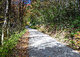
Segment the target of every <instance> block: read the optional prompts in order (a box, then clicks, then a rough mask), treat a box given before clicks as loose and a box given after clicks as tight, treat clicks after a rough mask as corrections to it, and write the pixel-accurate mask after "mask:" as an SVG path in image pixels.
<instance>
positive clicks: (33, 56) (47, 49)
mask: <svg viewBox="0 0 80 57" xmlns="http://www.w3.org/2000/svg"><path fill="white" fill-rule="evenodd" d="M27 29H28V30H29V34H30V36H29V41H28V43H29V47H28V51H29V57H80V54H79V53H78V52H77V51H74V50H73V49H71V48H69V47H67V46H65V45H64V44H62V43H60V42H58V41H57V40H55V39H54V38H52V37H50V36H48V35H46V34H43V33H41V32H39V31H38V30H35V29H31V28H27Z"/></svg>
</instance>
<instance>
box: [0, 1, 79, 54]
mask: <svg viewBox="0 0 80 57" xmlns="http://www.w3.org/2000/svg"><path fill="white" fill-rule="evenodd" d="M16 1H17V0H0V48H2V47H3V46H4V47H5V45H6V46H8V45H7V44H9V43H7V42H9V41H8V40H9V39H11V36H13V35H15V34H19V33H20V32H21V31H24V28H25V26H30V27H31V28H35V29H38V30H39V31H41V32H43V33H46V34H48V35H50V36H52V37H54V35H55V34H56V36H55V38H56V39H58V40H59V41H62V42H64V43H66V44H68V45H69V46H70V47H72V48H73V49H78V50H80V1H79V0H31V3H30V4H29V5H27V4H24V0H23V1H21V0H20V1H17V2H16ZM15 2H16V3H15ZM61 34H62V35H61ZM60 36H64V37H60ZM17 37H18V36H17ZM19 37H20V36H19ZM12 39H14V37H13V38H12ZM12 39H11V40H12ZM6 43H7V44H6ZM12 45H13V44H12ZM7 48H8V47H7ZM5 49H6V48H5ZM5 49H1V50H5ZM5 54H7V51H6V53H5Z"/></svg>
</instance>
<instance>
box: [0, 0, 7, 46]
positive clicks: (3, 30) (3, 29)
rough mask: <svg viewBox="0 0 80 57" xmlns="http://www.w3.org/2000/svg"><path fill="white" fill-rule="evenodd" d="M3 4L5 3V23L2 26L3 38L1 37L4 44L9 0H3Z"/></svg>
mask: <svg viewBox="0 0 80 57" xmlns="http://www.w3.org/2000/svg"><path fill="white" fill-rule="evenodd" d="M3 4H4V24H3V26H2V39H1V43H2V45H3V40H4V32H5V29H6V26H7V13H8V0H6V1H5V0H3Z"/></svg>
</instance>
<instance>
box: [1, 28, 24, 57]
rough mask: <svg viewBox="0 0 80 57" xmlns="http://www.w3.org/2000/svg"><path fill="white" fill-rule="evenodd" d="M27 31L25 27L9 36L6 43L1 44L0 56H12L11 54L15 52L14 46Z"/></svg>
mask: <svg viewBox="0 0 80 57" xmlns="http://www.w3.org/2000/svg"><path fill="white" fill-rule="evenodd" d="M25 32H26V29H24V30H23V31H21V32H20V33H18V32H15V34H14V35H12V36H11V37H10V38H8V40H6V41H5V42H4V45H3V46H0V57H10V55H11V54H12V53H13V51H12V50H13V48H14V47H15V45H16V44H17V42H18V40H19V39H20V37H21V36H22V35H23V34H24V33H25Z"/></svg>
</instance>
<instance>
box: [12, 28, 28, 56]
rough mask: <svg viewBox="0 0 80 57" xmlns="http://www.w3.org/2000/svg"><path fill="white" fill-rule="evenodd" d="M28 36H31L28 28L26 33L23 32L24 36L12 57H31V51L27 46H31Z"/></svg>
mask: <svg viewBox="0 0 80 57" xmlns="http://www.w3.org/2000/svg"><path fill="white" fill-rule="evenodd" d="M28 36H29V30H28V29H27V31H26V33H24V34H23V36H22V37H21V38H20V40H19V41H18V43H17V45H16V46H15V49H14V50H13V56H12V57H29V53H28V51H27V48H28V46H29V44H28V40H29V38H28Z"/></svg>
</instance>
